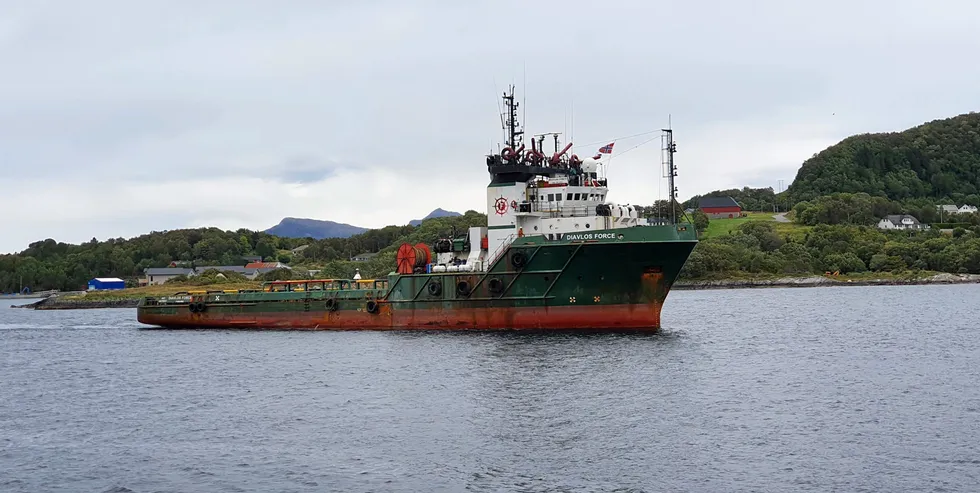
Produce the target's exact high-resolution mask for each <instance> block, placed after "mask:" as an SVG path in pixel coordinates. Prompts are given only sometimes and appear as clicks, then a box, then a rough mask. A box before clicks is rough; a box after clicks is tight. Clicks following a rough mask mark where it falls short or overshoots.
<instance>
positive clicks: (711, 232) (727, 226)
mask: <svg viewBox="0 0 980 493" xmlns="http://www.w3.org/2000/svg"><path fill="white" fill-rule="evenodd" d="M746 214H747V216H746V217H737V218H734V219H711V220H710V222H708V229H707V230H705V232H704V234H703V235H702V236H701V238H711V237H716V236H722V235H727V234H728V233H729V231H732V230H734V229H735V228H737V227H738V226H739V225H740V224H745V223H747V222H749V221H766V222H771V223H772V224H773V225H774V226H775V227H776V232H778V233H779V234H781V235H783V234H793V233H797V232H806V231H807V230H808V229H809V227H808V226H802V225H799V224H796V223H792V222H788V223H782V222H777V221H776V219H775V217H774V216H775V214H773V213H772V212H746Z"/></svg>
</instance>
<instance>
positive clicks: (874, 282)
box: [10, 273, 980, 310]
mask: <svg viewBox="0 0 980 493" xmlns="http://www.w3.org/2000/svg"><path fill="white" fill-rule="evenodd" d="M936 284H980V274H946V273H941V274H935V275H932V276H929V277H921V278H914V279H913V278H909V279H897V278H894V279H832V278H829V277H825V276H816V275H812V276H804V277H779V278H774V279H717V280H702V281H678V282H676V283H675V284H674V286H673V287H672V288H671V290H677V291H697V290H715V289H764V288H820V287H835V286H920V285H936ZM139 300H140V297H137V298H131V299H126V298H124V299H112V300H86V299H85V298H84V296H83V297H80V298H68V299H59V297H58V296H50V297H48V298H42V299H40V300H38V301H35V302H33V303H27V304H25V305H11V306H10V308H27V309H32V310H85V309H96V308H136V305H137V304H138V303H139Z"/></svg>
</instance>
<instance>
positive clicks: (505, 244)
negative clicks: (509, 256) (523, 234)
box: [483, 233, 517, 270]
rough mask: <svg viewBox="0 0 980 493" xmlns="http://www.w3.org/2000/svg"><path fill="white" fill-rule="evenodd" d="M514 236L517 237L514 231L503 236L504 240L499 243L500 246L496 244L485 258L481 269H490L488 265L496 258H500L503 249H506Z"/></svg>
mask: <svg viewBox="0 0 980 493" xmlns="http://www.w3.org/2000/svg"><path fill="white" fill-rule="evenodd" d="M514 238H517V234H515V233H511V234H509V235H507V236H505V237H504V242H503V243H501V244H500V246H498V247H497V249H496V250H494V251H493V253H491V254H490V257H489V258H488V259H487V262H486V263H485V264H484V266H483V270H488V269H490V266H491V265H493V263H494V262H496V261H497V259H498V258H500V256H501V255H503V254H504V252H505V251H507V247H509V246H510V244H511V243H513V241H514Z"/></svg>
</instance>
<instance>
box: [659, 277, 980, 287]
mask: <svg viewBox="0 0 980 493" xmlns="http://www.w3.org/2000/svg"><path fill="white" fill-rule="evenodd" d="M974 283H980V275H978V274H945V273H943V274H936V275H933V276H929V277H921V278H909V279H898V278H892V279H834V278H830V277H824V276H808V277H781V278H775V279H720V280H712V281H678V282H677V283H675V284H674V287H673V289H678V290H688V289H741V288H813V287H822V286H824V287H825V286H911V285H922V284H974Z"/></svg>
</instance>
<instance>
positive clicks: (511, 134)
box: [504, 84, 524, 148]
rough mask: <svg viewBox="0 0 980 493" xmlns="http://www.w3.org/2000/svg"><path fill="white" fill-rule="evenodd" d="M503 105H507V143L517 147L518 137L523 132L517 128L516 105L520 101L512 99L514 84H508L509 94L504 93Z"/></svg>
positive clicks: (518, 104)
mask: <svg viewBox="0 0 980 493" xmlns="http://www.w3.org/2000/svg"><path fill="white" fill-rule="evenodd" d="M504 105H505V106H507V121H506V122H505V123H506V128H505V130H507V145H508V146H510V147H511V148H517V144H518V140H517V139H518V138H519V137H520V136H521V135H523V134H524V132H523V131H521V130H518V129H517V127H518V126H519V125H520V123H519V122H518V121H517V107H518V106H520V103H518V102H516V101H514V85H513V84H511V86H510V94H507V93H506V92H505V93H504Z"/></svg>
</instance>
